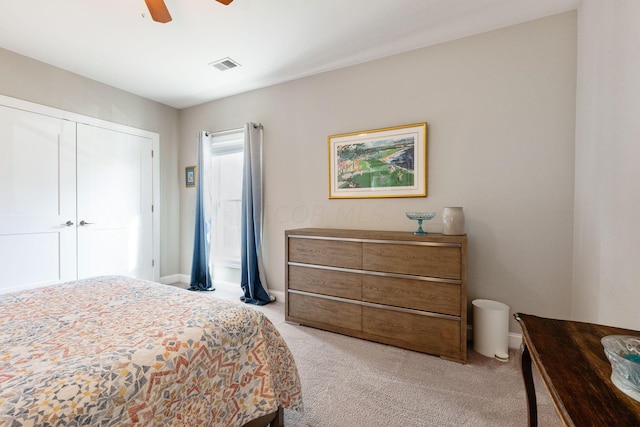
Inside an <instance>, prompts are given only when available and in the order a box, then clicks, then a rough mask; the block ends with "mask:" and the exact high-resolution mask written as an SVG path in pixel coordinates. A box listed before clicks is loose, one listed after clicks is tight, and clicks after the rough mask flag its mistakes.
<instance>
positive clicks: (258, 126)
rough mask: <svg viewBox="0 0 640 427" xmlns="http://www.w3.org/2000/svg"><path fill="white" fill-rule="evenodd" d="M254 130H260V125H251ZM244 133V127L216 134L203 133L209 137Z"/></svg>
mask: <svg viewBox="0 0 640 427" xmlns="http://www.w3.org/2000/svg"><path fill="white" fill-rule="evenodd" d="M253 127H254V129H262V128H263V126H262V123H258V124H255V123H254V124H253ZM242 131H244V127H241V128H237V129H227V130H221V131H218V132H209V131H205V132H206V133H207V135H211V136H222V135H228V134H230V133H236V132H242Z"/></svg>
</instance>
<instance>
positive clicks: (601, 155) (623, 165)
mask: <svg viewBox="0 0 640 427" xmlns="http://www.w3.org/2000/svg"><path fill="white" fill-rule="evenodd" d="M578 17H579V19H578V23H579V44H578V58H579V61H578V64H579V68H578V82H577V87H578V94H577V119H576V190H575V226H574V248H575V249H574V252H575V255H574V282H573V283H574V284H573V309H572V316H573V317H574V318H576V319H577V320H584V321H588V322H594V323H603V324H609V325H615V326H621V327H627V328H629V329H634V330H640V316H639V315H638V301H640V286H639V279H638V278H639V277H640V262H639V260H640V221H638V214H637V213H638V211H640V191H638V183H640V142H639V141H638V135H640V120H639V119H638V118H639V117H640V79H639V76H640V44H639V43H638V41H640V26H638V22H640V2H638V1H635V0H619V1H616V2H607V1H603V0H583V2H582V4H581V6H580V9H579V12H578Z"/></svg>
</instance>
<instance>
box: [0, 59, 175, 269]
mask: <svg viewBox="0 0 640 427" xmlns="http://www.w3.org/2000/svg"><path fill="white" fill-rule="evenodd" d="M0 64H2V66H0V94H2V95H6V96H10V97H13V98H18V99H23V100H25V101H30V102H34V103H38V104H42V105H47V106H49V107H54V108H58V109H61V110H65V111H70V112H74V113H78V114H82V115H85V116H89V117H95V118H98V119H102V120H108V121H110V122H114V123H119V124H123V125H127V126H132V127H136V128H140V129H145V130H149V131H152V132H156V133H158V134H160V198H161V200H160V236H161V238H160V258H161V259H160V275H161V276H166V275H169V274H175V273H177V272H178V271H179V263H178V259H179V252H178V251H179V248H178V231H179V227H178V223H179V221H180V218H179V210H178V185H179V179H178V168H177V158H178V148H177V144H176V141H177V136H178V111H177V110H176V109H174V108H171V107H168V106H166V105H163V104H159V103H157V102H153V101H149V100H147V99H144V98H141V97H139V96H135V95H132V94H130V93H127V92H124V91H122V90H119V89H115V88H113V87H110V86H107V85H104V84H101V83H98V82H96V81H93V80H90V79H87V78H84V77H81V76H78V75H76V74H73V73H70V72H68V71H65V70H62V69H60V68H56V67H52V66H50V65H47V64H44V63H42V62H38V61H35V60H33V59H30V58H27V57H24V56H21V55H17V54H15V53H13V52H10V51H8V50H5V49H0Z"/></svg>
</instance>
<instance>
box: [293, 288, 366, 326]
mask: <svg viewBox="0 0 640 427" xmlns="http://www.w3.org/2000/svg"><path fill="white" fill-rule="evenodd" d="M288 298H289V313H288V314H289V317H292V318H294V319H289V320H294V321H296V322H301V323H302V322H303V321H305V320H306V321H307V322H304V323H305V324H310V325H312V326H316V325H317V324H324V325H331V326H337V327H339V328H345V329H350V330H353V331H358V332H360V331H362V306H361V305H360V304H352V303H348V302H342V301H334V300H330V299H326V298H321V297H314V296H311V295H300V294H296V293H291V292H289V293H288Z"/></svg>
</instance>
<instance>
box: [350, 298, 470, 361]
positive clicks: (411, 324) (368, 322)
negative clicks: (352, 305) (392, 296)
mask: <svg viewBox="0 0 640 427" xmlns="http://www.w3.org/2000/svg"><path fill="white" fill-rule="evenodd" d="M362 331H363V332H364V333H367V334H371V335H375V336H377V337H380V339H379V341H381V342H384V343H387V344H391V345H396V346H400V347H404V348H408V349H410V350H416V351H420V352H423V353H431V354H438V355H441V356H444V357H449V358H452V359H460V358H461V354H460V353H461V348H460V345H461V344H460V338H461V335H460V321H459V320H453V319H443V318H439V317H430V316H425V315H421V314H413V313H404V312H398V311H393V310H385V309H379V308H374V307H366V306H365V307H363V310H362ZM465 358H466V357H465Z"/></svg>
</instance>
